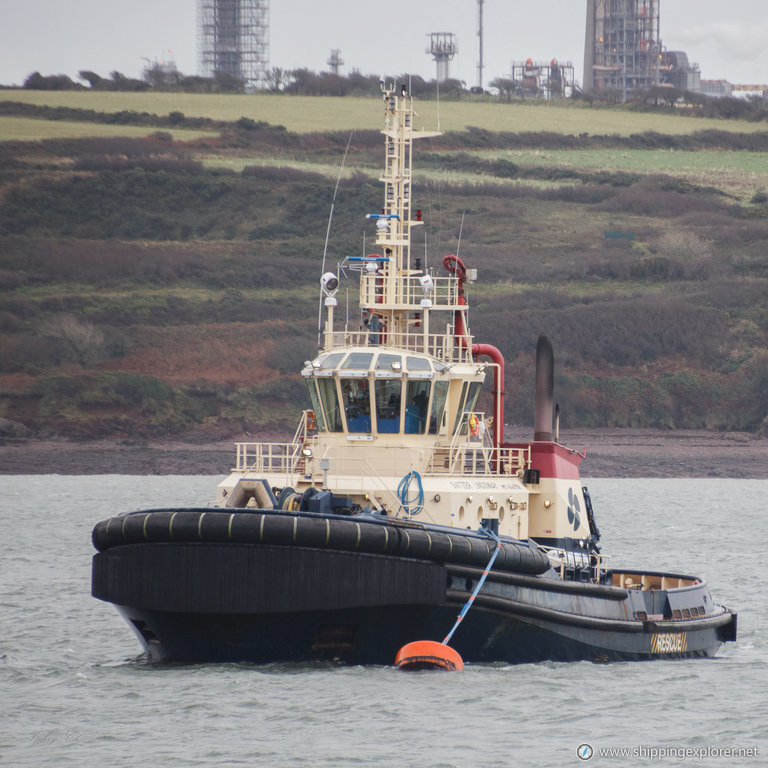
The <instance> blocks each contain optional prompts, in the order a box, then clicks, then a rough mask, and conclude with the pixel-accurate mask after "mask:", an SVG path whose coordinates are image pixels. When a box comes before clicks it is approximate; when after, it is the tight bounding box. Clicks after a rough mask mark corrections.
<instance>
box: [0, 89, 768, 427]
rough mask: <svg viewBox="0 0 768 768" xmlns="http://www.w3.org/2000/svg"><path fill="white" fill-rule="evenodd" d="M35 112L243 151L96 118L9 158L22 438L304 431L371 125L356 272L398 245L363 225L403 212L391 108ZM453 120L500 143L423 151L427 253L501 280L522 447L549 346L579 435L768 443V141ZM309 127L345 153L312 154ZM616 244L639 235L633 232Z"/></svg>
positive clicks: (500, 314)
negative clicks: (540, 353)
mask: <svg viewBox="0 0 768 768" xmlns="http://www.w3.org/2000/svg"><path fill="white" fill-rule="evenodd" d="M8 93H9V92H6V93H5V94H4V95H5V96H8ZM12 97H13V98H17V97H18V98H22V97H23V98H28V99H30V100H32V99H37V100H38V103H39V104H43V103H45V104H49V105H52V106H61V105H65V106H74V107H76V108H78V109H86V108H87V109H114V110H121V111H122V110H141V111H146V112H147V113H151V114H154V115H166V116H167V115H169V114H170V113H171V112H182V111H183V112H184V113H185V115H189V116H192V115H195V116H203V117H211V118H213V119H215V120H217V121H219V123H217V126H218V127H217V129H216V132H217V133H218V134H219V135H218V136H213V134H212V132H211V130H208V129H206V131H205V133H206V134H207V135H206V136H203V137H198V138H196V139H195V140H191V141H186V140H182V141H180V140H178V138H177V136H181V135H183V134H176V133H175V131H176V130H177V128H174V129H173V130H174V133H173V134H171V132H170V131H168V130H166V129H165V128H160V129H158V127H157V125H154V124H153V125H152V126H147V128H146V129H142V128H141V126H138V129H139V131H141V130H145V131H146V134H148V135H147V137H146V138H130V137H126V138H118V137H98V131H99V129H100V128H102V127H111V128H116V129H117V131H118V132H119V131H121V130H123V128H124V126H114V125H107V124H106V123H105V122H103V121H100V122H92V123H89V122H84V121H83V120H82V119H80V120H78V121H77V122H76V123H75V125H77V126H78V128H79V129H83V130H85V131H86V132H87V130H92V134H91V136H92V137H90V138H85V137H84V136H85V135H86V133H79V134H78V135H77V136H78V137H73V138H71V139H70V138H65V135H64V134H61V133H58V134H53V136H54V138H50V139H43V140H41V139H40V136H43V135H45V134H44V133H43V134H34V135H33V136H30V137H29V138H28V139H27V140H25V141H18V140H16V141H10V140H7V138H8V137H2V136H1V135H0V396H2V400H1V401H0V434H2V433H5V434H6V435H23V434H36V435H50V434H60V435H67V436H79V437H94V436H103V435H110V436H122V437H125V438H126V439H134V438H138V437H147V436H158V435H184V434H196V435H201V434H207V435H212V436H214V435H234V434H257V433H259V432H261V431H263V430H267V431H272V432H275V433H277V432H280V433H284V434H285V433H288V432H290V431H291V430H292V428H293V426H294V422H295V419H296V417H297V416H298V413H299V411H300V409H301V408H302V407H303V406H304V401H303V391H302V383H301V381H297V378H296V376H295V372H296V370H297V369H298V368H299V367H300V366H301V364H302V362H303V361H304V360H306V359H307V358H309V357H311V356H312V354H313V351H314V349H315V346H316V341H317V339H316V334H317V329H316V322H317V307H318V290H317V279H318V276H319V271H320V261H321V257H322V251H323V244H324V240H325V233H326V224H327V219H328V211H329V208H330V204H331V199H332V196H333V188H334V185H335V182H336V176H337V174H338V170H339V166H340V162H341V157H342V155H343V152H344V148H345V146H346V144H347V140H348V138H349V129H350V123H352V125H354V126H355V127H356V128H357V130H355V132H354V134H353V137H352V143H351V146H350V152H349V156H348V158H347V161H346V172H345V173H344V175H343V179H342V183H341V185H340V188H339V196H338V199H337V201H336V205H335V216H334V221H333V227H332V230H331V238H330V243H329V258H330V261H331V263H332V264H335V263H336V262H338V261H340V260H341V259H343V258H344V257H345V256H348V255H355V254H359V253H360V252H361V249H362V248H363V237H364V236H366V237H367V239H368V240H369V241H370V238H372V237H373V231H372V228H371V227H370V225H368V224H366V222H365V220H364V218H363V217H364V214H365V213H366V212H368V211H371V210H376V209H377V208H379V207H380V198H381V189H380V187H381V185H380V184H379V183H378V182H377V181H376V179H377V178H378V175H379V169H380V167H381V156H382V140H381V137H380V135H379V134H378V132H377V131H375V130H370V129H367V128H372V127H374V126H375V127H378V121H379V119H380V116H381V114H380V113H381V109H380V107H379V105H378V104H377V103H376V102H375V101H374V100H366V99H359V100H355V99H349V100H347V99H341V100H334V99H303V98H301V97H278V96H274V97H270V96H266V95H259V96H242V97H221V96H199V97H190V96H184V95H179V96H178V97H176V96H175V95H162V94H139V95H135V94H123V93H99V94H89V93H79V92H77V93H71V92H69V93H57V94H40V93H35V92H13V93H12ZM150 97H152V98H151V99H150ZM9 98H10V96H9ZM46 99H47V101H46ZM57 99H58V100H59V101H57ZM89 99H90V100H89ZM147 99H149V100H148V101H146V100H147ZM136 100H144V101H136ZM185 100H186V101H185ZM342 102H349V103H347V104H346V105H345V110H346V111H345V112H343V113H339V112H335V111H334V109H335V108H336V107H337V106H339V105H341V104H342ZM252 105H258V107H259V109H261V108H264V110H265V111H266V107H267V106H269V108H270V109H272V110H274V114H275V115H279V117H276V118H275V122H279V123H281V124H283V125H288V126H289V128H290V130H287V131H286V130H275V129H272V128H269V127H268V126H266V125H264V124H262V123H259V122H257V121H258V120H266V117H265V116H264V115H265V111H262V112H259V111H258V110H251V111H246V110H245V109H244V107H248V108H250V107H251V106H252ZM322 106H325V108H326V109H325V110H324V112H323V113H322V114H321V111H320V108H321V107H322ZM433 107H434V105H433V104H428V105H423V106H422V109H421V112H422V113H425V112H427V111H428V109H431V108H433ZM453 108H456V111H455V112H454V113H453V114H454V115H456V117H455V120H456V124H459V123H461V125H464V124H465V123H464V122H462V121H465V120H467V121H468V120H472V122H470V123H466V124H470V125H474V126H476V127H475V128H472V129H468V130H458V129H454V130H451V131H449V132H448V133H447V134H446V135H445V136H444V137H442V138H439V139H432V140H428V141H425V142H421V143H420V144H419V145H417V146H418V151H417V152H416V156H415V176H416V179H417V183H416V185H415V189H414V196H415V200H416V201H417V204H418V205H419V207H421V208H422V209H423V211H424V217H425V220H426V227H425V228H424V233H425V234H424V235H419V237H423V236H426V238H427V244H428V253H429V256H428V260H429V263H430V264H432V265H437V264H439V259H440V258H441V256H442V255H443V254H444V253H451V252H456V250H457V249H458V248H459V244H458V241H457V238H458V233H459V230H460V228H462V241H461V245H460V249H461V255H462V258H464V260H465V261H466V262H467V264H468V266H473V267H477V268H478V269H479V273H480V285H479V286H478V287H477V288H474V289H473V291H472V293H471V294H470V296H469V301H470V304H471V307H472V313H471V329H472V332H473V333H474V334H475V336H476V338H478V339H479V340H481V341H486V342H488V343H492V344H495V345H497V346H499V347H500V348H501V349H502V350H503V351H504V353H505V354H506V356H507V358H508V360H509V366H508V373H507V382H506V389H507V393H508V407H507V411H508V418H509V421H510V423H517V424H528V423H530V422H531V396H532V391H533V370H532V363H533V353H534V348H535V342H536V338H537V336H538V334H539V332H541V331H546V332H548V333H549V334H550V335H551V336H552V338H553V341H554V344H555V350H556V358H557V362H558V371H559V374H558V382H557V398H558V400H559V402H560V406H561V410H562V414H563V425H564V426H600V425H604V426H657V427H658V426H661V427H670V428H672V427H676V428H708V429H739V430H758V429H761V428H764V427H765V424H766V422H765V419H766V415H767V414H768V352H767V351H766V349H767V342H768V308H766V305H765V297H766V296H768V250H767V249H766V247H765V245H766V239H767V238H768V194H767V193H766V191H765V190H766V189H768V181H767V180H766V175H767V174H768V165H767V164H766V160H765V158H766V157H768V154H766V151H767V150H768V133H766V132H765V131H764V130H763V129H764V128H765V126H762V125H761V124H739V123H734V122H730V121H729V122H721V123H718V124H717V125H716V127H715V128H713V127H712V126H708V127H707V128H706V130H705V129H704V127H703V126H704V121H697V120H693V119H690V118H686V117H675V116H672V115H660V116H654V115H649V114H641V115H638V114H633V113H626V112H624V111H622V110H593V109H588V108H577V107H573V106H561V107H557V106H550V105H542V106H528V105H505V104H493V105H488V104H485V105H483V104H476V103H466V104H463V103H452V104H450V105H445V110H446V111H449V109H453ZM462 110H463V111H462ZM364 112H365V117H362V115H363V113H364ZM358 114H359V115H360V117H359V118H358V117H353V116H354V115H358ZM445 114H446V113H445V112H444V113H443V115H442V116H441V122H442V123H443V127H446V120H447V118H446V117H445ZM521 115H522V116H523V118H524V119H523V118H520V116H521ZM242 116H246V117H250V118H251V119H250V120H245V121H243V120H241V119H240V118H241V117H242ZM499 116H502V118H501V119H503V122H504V126H503V127H502V130H501V132H493V128H492V127H493V126H498V125H499V120H500V118H499ZM80 117H82V115H81V116H80ZM182 118H184V115H182ZM182 118H179V117H178V115H177V116H176V117H175V118H174V120H175V121H176V123H177V124H178V127H179V129H181V130H183V129H184V127H185V125H184V120H183V119H182ZM309 118H311V120H310V122H312V123H314V124H320V122H321V119H322V120H323V121H325V122H324V123H323V125H324V126H325V127H326V128H327V129H328V132H326V133H322V132H313V133H302V132H301V131H302V130H304V129H302V128H301V125H302V124H303V121H306V120H308V119H309ZM27 119H29V118H27ZM109 119H111V118H109ZM358 119H359V120H360V122H357V120H358ZM537 120H539V122H536V121H537ZM222 121H223V122H222ZM31 122H33V123H38V124H40V125H42V126H47V125H50V126H53V125H56V122H54V121H45V120H41V119H39V118H38V119H35V120H31ZM59 122H60V121H59ZM155 122H156V121H155ZM269 122H272V121H271V120H270V121H269ZM532 123H536V125H538V126H540V127H539V128H537V129H535V130H534V129H533V128H531V124H532ZM609 124H610V125H611V126H612V127H611V128H608V127H606V126H608V125H609ZM622 125H623V126H624V128H623V129H622V128H621V127H620V126H622ZM2 126H3V121H2V119H0V130H2ZM511 126H517V127H511ZM521 126H523V127H521ZM543 126H546V127H543ZM131 127H132V128H136V127H137V126H131ZM692 128H693V130H691V129H692ZM640 131H643V132H640ZM3 138H5V139H6V140H5V141H3V140H2V139H3ZM462 221H463V227H462ZM617 232H618V233H624V234H625V235H627V237H621V238H615V237H608V236H606V233H617ZM629 236H631V237H629ZM417 247H419V248H422V247H423V245H422V244H420V243H419V242H417ZM347 298H348V301H349V316H350V323H351V324H353V325H355V324H357V322H358V320H357V317H358V315H357V311H356V309H355V304H354V302H355V286H354V283H353V282H350V283H349V284H348V286H347V285H345V287H344V289H343V290H342V293H341V294H340V303H341V305H342V312H341V314H342V315H343V314H345V313H346V306H345V305H346V303H347ZM3 420H4V421H3Z"/></svg>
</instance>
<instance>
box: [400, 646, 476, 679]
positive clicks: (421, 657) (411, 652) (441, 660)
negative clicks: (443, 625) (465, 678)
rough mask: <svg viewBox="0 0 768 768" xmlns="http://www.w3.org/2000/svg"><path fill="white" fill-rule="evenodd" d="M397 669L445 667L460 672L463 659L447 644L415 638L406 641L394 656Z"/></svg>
mask: <svg viewBox="0 0 768 768" xmlns="http://www.w3.org/2000/svg"><path fill="white" fill-rule="evenodd" d="M395 666H396V667H397V668H398V669H406V670H417V669H447V670H450V671H457V672H460V671H461V670H462V669H464V661H463V660H462V658H461V656H460V655H459V653H458V651H455V650H454V649H453V648H451V647H450V646H449V645H443V643H438V642H437V641H435V640H415V641H414V642H412V643H406V644H405V645H404V646H403V647H402V648H401V649H400V650H399V651H398V652H397V656H396V657H395Z"/></svg>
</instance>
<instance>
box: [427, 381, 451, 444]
mask: <svg viewBox="0 0 768 768" xmlns="http://www.w3.org/2000/svg"><path fill="white" fill-rule="evenodd" d="M447 397H448V382H447V381H436V382H435V391H434V395H433V399H432V415H431V416H430V417H429V433H430V434H431V435H436V434H437V433H438V432H439V431H440V425H441V424H442V421H443V411H444V410H445V400H446V398H447Z"/></svg>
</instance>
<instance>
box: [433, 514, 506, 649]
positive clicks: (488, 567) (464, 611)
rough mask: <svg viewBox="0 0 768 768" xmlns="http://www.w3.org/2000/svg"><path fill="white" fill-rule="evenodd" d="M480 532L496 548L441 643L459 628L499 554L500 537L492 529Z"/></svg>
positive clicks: (446, 641)
mask: <svg viewBox="0 0 768 768" xmlns="http://www.w3.org/2000/svg"><path fill="white" fill-rule="evenodd" d="M480 532H481V533H484V534H485V535H486V536H490V537H491V538H492V539H494V540H495V541H496V548H495V549H494V550H493V554H492V555H491V559H490V560H489V561H488V565H486V566H485V570H484V571H483V575H482V576H481V577H480V581H478V582H477V586H476V587H475V590H474V592H472V594H471V595H470V598H469V600H467V602H466V603H465V605H464V607H463V608H462V609H461V613H460V614H459V618H458V619H456V623H455V624H454V625H453V629H452V630H451V631H450V632H449V633H448V634H447V635H446V636H445V638H444V640H443V645H448V641H449V640H450V639H451V638H452V637H453V633H454V632H455V631H456V630H457V629H458V628H459V624H461V620H462V619H463V618H464V616H466V614H467V611H468V610H469V609H470V608H471V607H472V604H473V603H474V602H475V598H476V597H477V593H478V592H479V591H480V590H481V589H482V588H483V584H485V580H486V578H487V577H488V574H489V573H490V571H491V566H493V562H494V560H496V556H497V555H498V554H499V550H500V549H501V539H500V538H499V537H498V536H497V535H496V534H495V533H494V532H493V531H488V530H485V529H484V528H481V529H480Z"/></svg>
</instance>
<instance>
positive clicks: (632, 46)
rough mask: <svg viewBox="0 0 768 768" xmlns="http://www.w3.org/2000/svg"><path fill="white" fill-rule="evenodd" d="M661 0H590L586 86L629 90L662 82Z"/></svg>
mask: <svg viewBox="0 0 768 768" xmlns="http://www.w3.org/2000/svg"><path fill="white" fill-rule="evenodd" d="M659 3H660V0H587V34H586V42H585V46H584V90H585V91H586V92H591V91H613V92H615V93H618V94H620V95H621V97H622V100H626V98H627V94H629V93H631V92H632V91H636V90H646V89H648V88H651V87H653V86H655V85H658V84H659V83H660V64H661V55H662V47H661V40H660V39H659Z"/></svg>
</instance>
